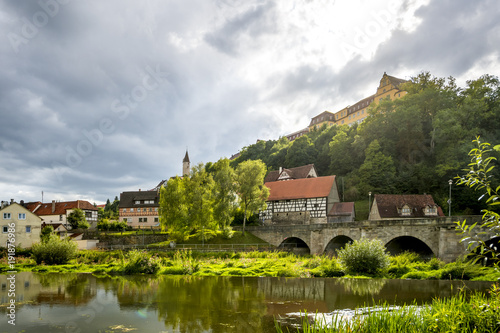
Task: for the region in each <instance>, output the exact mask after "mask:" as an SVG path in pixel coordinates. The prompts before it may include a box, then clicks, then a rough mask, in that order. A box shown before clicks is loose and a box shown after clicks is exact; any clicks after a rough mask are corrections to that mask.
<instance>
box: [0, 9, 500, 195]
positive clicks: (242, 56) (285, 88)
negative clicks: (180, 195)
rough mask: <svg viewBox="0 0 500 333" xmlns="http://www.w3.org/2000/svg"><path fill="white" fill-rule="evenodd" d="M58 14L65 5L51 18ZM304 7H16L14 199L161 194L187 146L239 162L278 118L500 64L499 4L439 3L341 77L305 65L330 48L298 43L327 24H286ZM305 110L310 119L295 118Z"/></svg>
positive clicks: (1, 144) (10, 172)
mask: <svg viewBox="0 0 500 333" xmlns="http://www.w3.org/2000/svg"><path fill="white" fill-rule="evenodd" d="M63 3H64V4H63ZM47 4H52V6H55V5H54V4H59V5H58V7H57V8H56V7H52V9H50V8H49V9H47V10H48V11H47V10H45V9H44V8H43V6H46V5H47ZM300 6H303V5H302V4H299V3H298V2H294V3H293V4H288V3H286V4H285V5H284V4H283V3H280V2H278V1H273V2H269V1H262V0H255V1H242V0H216V1H205V0H186V1H183V2H163V1H154V0H151V1H143V2H141V3H140V4H139V3H136V2H124V1H106V2H104V1H99V2H95V3H93V4H92V5H91V6H90V5H88V3H85V2H81V1H67V3H66V1H62V0H61V3H59V1H57V0H45V1H44V0H42V1H5V2H2V3H1V4H0V14H1V15H0V30H1V31H3V32H4V34H3V35H2V38H3V40H2V41H3V43H0V56H1V59H2V66H0V115H1V118H0V199H1V200H8V199H10V198H11V197H13V198H15V199H16V200H21V199H24V200H34V199H40V198H39V197H38V195H39V193H40V192H41V191H42V190H43V191H45V193H51V194H52V196H54V195H56V194H57V195H59V198H60V199H65V200H73V199H78V198H82V197H86V198H93V199H94V200H98V201H105V200H106V199H107V198H111V199H112V198H114V196H115V195H119V193H120V192H122V191H124V190H135V189H138V188H142V189H149V188H152V187H154V186H155V185H156V184H157V182H158V181H159V180H161V179H167V178H168V177H170V176H173V175H175V174H179V173H180V172H181V161H182V158H183V157H184V153H185V149H186V147H188V149H189V154H190V157H191V161H192V162H193V163H197V162H201V161H202V162H209V161H215V160H217V159H218V158H219V157H221V156H227V157H229V156H231V154H233V153H237V152H238V150H239V149H241V148H242V147H243V146H247V145H249V144H252V143H254V142H255V141H256V140H257V139H271V138H277V137H278V136H279V135H282V134H283V133H281V132H280V131H282V130H283V128H282V126H283V119H282V118H280V117H279V116H278V114H281V113H282V114H285V115H286V117H285V120H287V121H290V123H296V120H294V117H303V116H304V114H305V115H309V116H312V115H313V114H312V113H314V112H316V111H318V112H321V111H323V110H324V109H328V108H329V107H330V106H334V105H335V103H338V104H339V105H341V106H345V105H344V103H345V104H349V103H353V102H355V101H356V98H362V97H365V96H363V95H362V94H363V91H364V90H363V89H364V85H369V86H370V88H371V87H372V86H373V82H378V80H379V79H380V77H381V75H382V74H383V72H384V71H387V73H388V74H392V75H396V76H398V75H399V74H401V73H404V75H416V74H418V72H419V71H421V70H431V71H433V70H434V69H439V70H440V71H441V73H443V74H444V75H446V76H447V75H456V76H457V75H460V74H461V73H465V72H466V71H467V70H468V69H470V68H471V67H472V66H474V65H477V61H478V60H480V59H481V58H484V57H486V56H488V55H489V56H492V55H495V54H498V53H497V52H498V51H497V50H496V49H497V48H496V46H497V45H498V44H499V43H498V42H499V40H498V39H499V37H498V36H500V34H499V30H498V23H497V20H496V18H497V17H499V16H500V15H499V11H498V7H499V5H498V4H497V2H494V1H483V2H472V1H464V0H462V1H434V2H431V3H430V4H429V5H428V6H426V7H424V8H421V9H420V10H419V11H418V12H417V16H418V17H419V18H420V19H421V23H420V25H418V26H417V28H416V29H415V30H414V31H412V32H406V31H404V30H396V31H394V32H393V34H392V35H391V37H390V39H388V40H387V41H386V42H385V43H384V44H382V45H380V46H379V48H378V49H377V51H376V53H375V55H374V58H373V59H371V60H366V59H363V58H361V57H360V56H359V55H356V54H355V55H352V56H351V57H349V58H348V59H350V61H348V62H347V64H346V65H345V66H343V67H342V68H340V69H335V70H334V69H333V68H334V66H332V64H331V63H328V61H335V60H330V59H328V57H326V56H325V57H323V59H326V60H322V61H319V62H318V63H315V64H312V63H309V62H308V60H304V59H307V55H310V54H314V52H316V49H315V48H311V47H310V45H309V44H308V45H306V46H303V45H302V42H303V41H312V40H314V36H313V37H310V36H309V40H308V39H307V37H306V38H305V39H302V35H301V37H300V38H299V37H297V38H295V34H298V33H299V32H300V30H301V29H306V28H307V27H308V24H309V23H310V22H312V23H314V20H315V17H314V15H312V16H310V17H306V19H305V21H304V22H307V23H305V24H302V25H300V24H297V25H296V24H295V23H296V22H285V23H283V20H287V19H289V18H288V17H287V16H288V15H292V14H294V11H288V12H286V11H287V10H289V8H290V7H292V8H294V9H297V8H299V7H300ZM193 8H196V10H193ZM283 8H285V9H283ZM308 8H309V7H307V8H306V7H303V8H300V9H304V11H303V12H301V14H300V15H298V16H297V17H294V20H299V19H301V18H302V15H303V16H307V15H308V12H307V9H308ZM402 10H403V11H404V8H403V9H402ZM40 13H41V14H40ZM43 13H45V16H46V18H47V20H46V22H45V21H44V16H43ZM50 13H52V14H54V15H51V14H50ZM313 14H314V13H313ZM37 20H38V21H37ZM33 27H34V28H33ZM30 29H31V30H30ZM16 38H17V39H16ZM325 43H331V41H325ZM284 46H285V47H284ZM318 50H321V48H319V49H318ZM318 52H320V51H318ZM337 53H342V51H341V50H339V51H338V52H337ZM262 54H264V55H265V54H270V55H271V56H269V59H275V60H274V61H280V60H281V59H283V63H280V64H277V65H281V68H280V69H279V70H276V71H271V70H270V71H269V73H267V72H266V69H274V68H273V67H274V65H275V64H274V63H271V64H265V63H264V62H263V60H262V59H266V58H265V57H262V58H259V57H260V56H261V55H262ZM282 55H291V56H290V57H282ZM318 56H322V54H318ZM256 58H259V61H260V62H259V61H255V59H256ZM285 59H286V60H285ZM290 59H291V60H290ZM259 66H264V67H265V66H269V68H267V67H266V69H264V70H263V69H261V68H259ZM408 70H409V71H410V73H408ZM154 73H156V74H154ZM249 73H250V74H249ZM253 73H257V74H258V75H252V74H253ZM441 73H437V74H441ZM493 74H495V73H493ZM155 75H156V79H155ZM441 75H442V74H441ZM309 99H310V100H309ZM294 103H297V104H300V103H305V105H306V107H307V108H304V109H300V110H292V108H291V106H292V105H293V104H294ZM300 106H301V107H302V104H300ZM289 109H290V111H289ZM333 111H336V110H333ZM299 112H300V114H299ZM306 125H307V124H304V125H303V126H306ZM297 129H298V128H297ZM289 130H290V131H293V130H296V129H289ZM266 135H267V136H268V137H263V136H266ZM47 195H48V194H47ZM47 195H46V197H45V199H46V200H47ZM59 198H58V199H59ZM51 199H53V198H52V197H51V198H49V199H48V200H51ZM54 199H55V198H54Z"/></svg>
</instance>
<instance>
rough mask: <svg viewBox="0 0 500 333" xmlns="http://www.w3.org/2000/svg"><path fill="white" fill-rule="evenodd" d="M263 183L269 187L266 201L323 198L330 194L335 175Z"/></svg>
mask: <svg viewBox="0 0 500 333" xmlns="http://www.w3.org/2000/svg"><path fill="white" fill-rule="evenodd" d="M264 185H265V186H267V187H268V188H269V192H270V194H269V198H268V199H267V200H268V201H276V200H291V199H309V198H323V197H327V196H329V195H330V192H331V190H332V187H333V186H334V185H335V176H326V177H317V178H303V179H292V180H284V181H280V182H268V183H265V184H264Z"/></svg>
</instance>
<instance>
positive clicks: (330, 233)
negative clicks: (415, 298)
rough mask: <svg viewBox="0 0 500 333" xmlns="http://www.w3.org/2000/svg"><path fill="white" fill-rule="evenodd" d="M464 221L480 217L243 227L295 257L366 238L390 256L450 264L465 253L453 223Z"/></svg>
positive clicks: (328, 251) (471, 221)
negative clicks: (404, 254)
mask: <svg viewBox="0 0 500 333" xmlns="http://www.w3.org/2000/svg"><path fill="white" fill-rule="evenodd" d="M464 220H466V221H467V224H472V223H475V222H480V221H481V216H451V217H441V218H428V219H414V218H412V219H391V220H380V221H354V222H342V223H323V224H301V225H298V224H297V225H290V224H275V225H265V226H252V227H247V230H248V231H249V232H251V233H252V234H254V235H255V236H257V237H259V238H261V239H263V240H265V241H266V242H268V243H270V244H272V245H274V246H277V247H281V248H288V249H291V250H293V251H294V252H298V253H311V254H323V253H325V254H328V253H330V254H334V253H335V252H336V251H337V250H338V249H340V248H342V247H343V246H344V245H345V244H347V243H349V242H352V241H353V240H360V239H361V238H367V239H379V240H381V241H382V242H383V244H385V246H386V248H387V251H388V252H389V253H390V254H392V255H394V254H398V253H401V252H404V251H413V252H416V253H419V254H420V255H422V256H424V257H433V256H435V257H437V258H439V259H441V260H443V261H445V262H451V261H454V260H456V259H457V258H458V257H459V256H461V255H463V254H465V253H466V245H465V244H464V243H460V239H461V238H462V237H463V236H462V235H459V234H457V231H456V230H455V227H456V224H455V222H458V221H464ZM487 238H488V237H487V235H485V239H487Z"/></svg>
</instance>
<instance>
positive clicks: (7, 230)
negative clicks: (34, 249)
mask: <svg viewBox="0 0 500 333" xmlns="http://www.w3.org/2000/svg"><path fill="white" fill-rule="evenodd" d="M2 232H3V233H4V234H6V233H7V232H9V228H7V226H6V225H4V226H3V227H2Z"/></svg>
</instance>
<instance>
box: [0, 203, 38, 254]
mask: <svg viewBox="0 0 500 333" xmlns="http://www.w3.org/2000/svg"><path fill="white" fill-rule="evenodd" d="M41 225H42V219H41V218H40V217H38V216H37V215H35V214H33V213H32V212H30V211H29V210H28V209H26V208H25V207H23V206H21V205H20V204H18V203H16V202H14V201H13V200H12V201H11V202H10V204H9V205H5V206H2V208H1V209H0V227H1V228H2V232H1V233H0V246H6V245H7V241H8V239H13V240H14V244H15V246H16V247H23V248H26V247H31V246H32V245H33V244H34V243H37V242H39V241H40V233H41V231H42V230H41ZM12 235H13V236H14V237H12Z"/></svg>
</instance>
